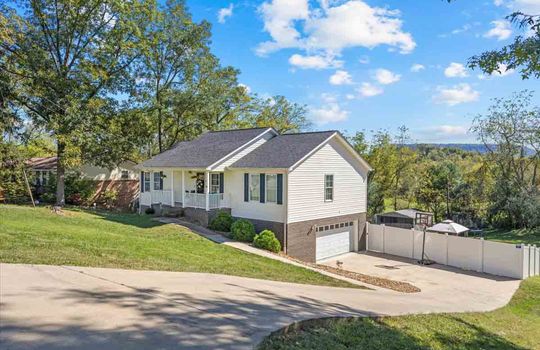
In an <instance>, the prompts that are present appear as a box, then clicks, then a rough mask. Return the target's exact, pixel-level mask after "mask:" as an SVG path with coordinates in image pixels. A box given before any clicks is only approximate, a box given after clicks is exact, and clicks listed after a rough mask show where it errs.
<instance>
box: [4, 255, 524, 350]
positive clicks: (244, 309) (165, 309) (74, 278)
mask: <svg viewBox="0 0 540 350" xmlns="http://www.w3.org/2000/svg"><path fill="white" fill-rule="evenodd" d="M471 278H480V277H478V276H476V277H475V276H471ZM460 283H467V282H466V280H463V279H461V280H460ZM486 283H491V284H492V286H491V288H493V289H492V292H493V295H492V298H485V295H475V294H474V293H473V294H472V295H448V294H445V293H441V295H439V294H438V293H416V294H403V293H398V292H393V291H389V290H382V289H374V290H357V289H346V288H332V287H319V286H310V285H300V284H291V283H283V282H273V281H264V280H255V279H249V278H242V277H234V276H225V275H213V274H200V273H184V272H161V271H135V270H119V269H102V268H85V267H64V266H45V265H21V264H0V344H1V345H2V348H6V349H72V348H77V349H99V350H105V349H173V348H174V349H178V348H181V349H185V348H188V349H189V348H193V349H206V348H209V349H224V348H235V349H236V348H248V349H249V348H252V347H253V344H256V343H258V342H259V341H260V340H261V339H262V338H263V337H264V336H265V335H266V334H268V333H269V332H271V331H273V330H276V329H278V328H280V327H282V326H285V325H287V324H289V323H292V322H294V321H299V320H303V319H309V318H315V317H325V316H350V315H400V314H407V313H427V312H454V311H484V310H491V309H494V308H497V307H500V306H503V305H504V304H505V303H506V302H508V300H509V298H510V297H511V295H512V293H513V292H514V291H515V289H516V288H517V286H518V285H519V281H500V280H495V279H486ZM486 299H487V300H486Z"/></svg>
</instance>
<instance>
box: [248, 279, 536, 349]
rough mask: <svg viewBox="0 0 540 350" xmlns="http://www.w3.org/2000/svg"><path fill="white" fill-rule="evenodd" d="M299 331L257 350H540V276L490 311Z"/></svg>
mask: <svg viewBox="0 0 540 350" xmlns="http://www.w3.org/2000/svg"><path fill="white" fill-rule="evenodd" d="M493 292H494V293H496V292H497V291H496V290H494V291H493ZM299 328H300V329H299V330H295V331H292V332H291V333H289V334H287V335H276V336H270V337H268V338H266V339H265V340H264V341H263V342H262V343H261V344H260V345H259V349H260V350H266V349H268V350H270V349H272V350H274V349H333V350H340V349H362V350H371V349H385V350H393V349H396V350H397V349H399V350H409V349H411V350H412V349H441V350H442V349H445V350H446V349H456V350H457V349H459V350H465V349H470V350H473V349H474V350H477V349H493V350H499V349H500V350H503V349H504V350H509V349H540V277H533V278H530V279H528V280H525V281H523V282H522V284H521V286H520V288H519V290H518V291H517V292H516V294H515V295H514V297H513V298H512V300H511V301H510V303H509V304H508V305H507V306H505V307H503V308H501V309H498V310H495V311H492V312H486V313H463V314H433V315H416V316H402V317H383V318H379V319H372V318H352V319H337V320H336V319H327V320H315V321H313V322H312V323H311V325H308V324H306V325H305V327H304V328H303V329H302V327H299Z"/></svg>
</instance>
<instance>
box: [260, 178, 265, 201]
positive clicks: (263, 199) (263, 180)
mask: <svg viewBox="0 0 540 350" xmlns="http://www.w3.org/2000/svg"><path fill="white" fill-rule="evenodd" d="M259 179H260V180H259V188H260V190H261V191H260V196H259V197H260V202H261V203H264V202H265V198H264V195H265V194H266V181H265V180H266V176H265V175H264V174H260V175H259Z"/></svg>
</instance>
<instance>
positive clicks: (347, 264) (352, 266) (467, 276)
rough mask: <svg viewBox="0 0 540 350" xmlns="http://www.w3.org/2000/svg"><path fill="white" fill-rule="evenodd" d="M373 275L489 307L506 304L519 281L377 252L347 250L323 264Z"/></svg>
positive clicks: (452, 300) (436, 296)
mask: <svg viewBox="0 0 540 350" xmlns="http://www.w3.org/2000/svg"><path fill="white" fill-rule="evenodd" d="M338 260H339V261H341V262H343V264H342V268H343V269H344V270H349V271H353V272H359V273H363V274H367V275H371V276H376V277H382V278H387V279H392V280H396V281H402V282H409V283H411V284H413V285H415V286H417V287H418V288H420V289H421V290H422V291H421V292H420V293H418V295H421V296H423V297H429V298H433V299H440V300H447V301H448V302H449V303H455V302H457V303H462V305H463V308H467V307H472V306H473V305H475V307H480V308H481V307H482V305H484V307H485V309H486V310H489V309H494V308H497V307H499V306H501V305H504V304H506V303H507V302H508V301H509V300H510V298H511V297H512V295H513V294H514V292H515V291H516V289H517V288H518V287H519V283H520V281H519V280H514V279H509V278H506V277H498V276H494V275H488V274H483V273H477V272H473V271H465V270H461V269H458V268H454V267H450V266H444V265H439V264H434V265H429V266H422V265H419V264H418V263H417V262H416V260H412V259H407V258H401V257H397V256H392V255H386V254H377V253H348V254H345V255H341V256H339V257H337V258H334V259H328V260H325V261H323V262H322V263H323V264H325V265H329V266H333V267H336V262H337V261H338Z"/></svg>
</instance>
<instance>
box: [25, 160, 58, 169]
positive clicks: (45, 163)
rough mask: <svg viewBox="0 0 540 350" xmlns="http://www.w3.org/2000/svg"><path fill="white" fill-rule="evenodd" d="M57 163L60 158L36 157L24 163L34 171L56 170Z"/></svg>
mask: <svg viewBox="0 0 540 350" xmlns="http://www.w3.org/2000/svg"><path fill="white" fill-rule="evenodd" d="M57 161H58V157H35V158H30V159H28V160H26V161H25V162H24V163H25V164H26V165H27V166H28V167H30V168H32V169H34V170H56V163H57Z"/></svg>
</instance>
